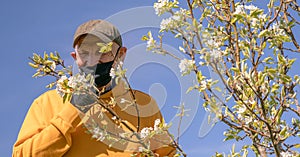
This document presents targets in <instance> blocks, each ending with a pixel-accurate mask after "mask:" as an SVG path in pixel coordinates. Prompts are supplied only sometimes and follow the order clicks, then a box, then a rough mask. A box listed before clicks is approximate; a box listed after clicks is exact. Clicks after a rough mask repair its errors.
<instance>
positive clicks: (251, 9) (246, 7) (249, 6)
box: [245, 4, 258, 11]
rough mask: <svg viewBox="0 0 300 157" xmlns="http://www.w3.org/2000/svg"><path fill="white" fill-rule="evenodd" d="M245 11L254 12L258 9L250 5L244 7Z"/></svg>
mask: <svg viewBox="0 0 300 157" xmlns="http://www.w3.org/2000/svg"><path fill="white" fill-rule="evenodd" d="M245 9H247V10H250V11H254V10H257V9H258V8H257V7H256V6H254V5H253V4H251V5H246V6H245Z"/></svg>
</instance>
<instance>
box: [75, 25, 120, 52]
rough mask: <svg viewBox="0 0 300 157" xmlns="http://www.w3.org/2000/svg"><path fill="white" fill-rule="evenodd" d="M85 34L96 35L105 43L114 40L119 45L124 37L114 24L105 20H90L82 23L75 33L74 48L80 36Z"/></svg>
mask: <svg viewBox="0 0 300 157" xmlns="http://www.w3.org/2000/svg"><path fill="white" fill-rule="evenodd" d="M85 34H92V35H95V36H96V37H98V38H99V39H100V40H101V41H102V42H104V43H109V42H112V41H114V42H115V43H117V44H118V45H119V46H122V38H121V35H120V32H119V30H118V29H117V28H116V27H115V26H114V25H113V24H111V23H109V22H107V21H104V20H90V21H87V22H85V23H83V24H81V25H80V26H79V27H78V28H77V30H76V32H75V34H74V40H73V47H74V48H75V45H76V43H77V41H78V39H79V37H80V36H82V35H85Z"/></svg>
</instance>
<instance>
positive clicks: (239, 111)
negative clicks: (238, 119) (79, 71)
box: [237, 105, 247, 114]
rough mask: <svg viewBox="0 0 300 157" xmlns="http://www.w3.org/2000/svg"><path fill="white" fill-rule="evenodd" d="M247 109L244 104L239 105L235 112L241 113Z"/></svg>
mask: <svg viewBox="0 0 300 157" xmlns="http://www.w3.org/2000/svg"><path fill="white" fill-rule="evenodd" d="M246 110H247V108H246V106H245V105H242V106H241V107H239V108H238V110H237V113H239V114H242V113H244V112H245V111H246Z"/></svg>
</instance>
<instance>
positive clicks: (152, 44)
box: [147, 34, 156, 51]
mask: <svg viewBox="0 0 300 157" xmlns="http://www.w3.org/2000/svg"><path fill="white" fill-rule="evenodd" d="M155 47H156V41H155V40H154V39H153V37H152V35H151V34H150V35H149V39H148V41H147V50H148V51H149V50H152V49H153V48H155Z"/></svg>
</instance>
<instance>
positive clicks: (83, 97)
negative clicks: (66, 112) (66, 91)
mask: <svg viewBox="0 0 300 157" xmlns="http://www.w3.org/2000/svg"><path fill="white" fill-rule="evenodd" d="M70 102H71V104H73V105H74V106H75V107H76V108H78V109H79V110H80V111H81V112H84V113H85V112H87V111H88V110H89V109H90V108H91V107H92V105H93V104H94V103H96V102H97V97H96V95H94V94H89V93H80V94H73V95H72V98H71V101H70Z"/></svg>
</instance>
